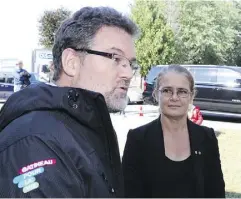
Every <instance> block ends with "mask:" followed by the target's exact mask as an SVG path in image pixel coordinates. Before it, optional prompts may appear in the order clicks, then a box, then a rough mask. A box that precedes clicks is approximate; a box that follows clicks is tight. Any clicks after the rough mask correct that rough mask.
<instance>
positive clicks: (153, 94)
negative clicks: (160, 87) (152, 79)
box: [152, 89, 159, 102]
mask: <svg viewBox="0 0 241 199" xmlns="http://www.w3.org/2000/svg"><path fill="white" fill-rule="evenodd" d="M152 97H153V98H154V99H155V100H156V101H157V102H158V101H159V99H158V97H159V96H158V92H157V90H156V89H154V90H153V92H152Z"/></svg>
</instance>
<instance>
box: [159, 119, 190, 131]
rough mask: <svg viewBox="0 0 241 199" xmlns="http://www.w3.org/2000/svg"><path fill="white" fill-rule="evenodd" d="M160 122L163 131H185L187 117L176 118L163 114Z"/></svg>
mask: <svg viewBox="0 0 241 199" xmlns="http://www.w3.org/2000/svg"><path fill="white" fill-rule="evenodd" d="M161 124H162V129H163V132H166V133H171V134H176V133H178V134H179V132H186V131H187V117H182V118H178V119H174V118H170V117H167V116H165V115H162V116H161Z"/></svg>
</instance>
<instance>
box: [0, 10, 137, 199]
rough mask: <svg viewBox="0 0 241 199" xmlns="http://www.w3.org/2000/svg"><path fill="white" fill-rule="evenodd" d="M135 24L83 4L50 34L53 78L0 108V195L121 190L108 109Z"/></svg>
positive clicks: (131, 62) (122, 81)
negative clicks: (55, 31)
mask: <svg viewBox="0 0 241 199" xmlns="http://www.w3.org/2000/svg"><path fill="white" fill-rule="evenodd" d="M136 34H137V27H136V25H135V24H134V23H133V22H132V21H131V20H130V19H128V18H126V17H124V16H123V15H121V14H120V13H119V12H117V11H116V10H114V9H112V8H108V7H96V8H92V7H85V8H82V9H80V10H79V11H78V12H76V13H75V14H74V15H73V16H72V17H71V18H70V19H68V20H67V21H65V22H64V23H63V24H62V25H61V27H60V28H59V30H58V31H57V33H56V35H55V43H54V46H53V62H54V67H55V71H54V77H53V79H54V81H55V84H56V86H51V85H47V84H44V83H41V84H37V85H32V86H30V87H28V88H26V89H23V90H22V91H20V92H17V93H14V94H13V95H12V96H11V97H10V98H9V99H8V101H7V103H6V104H5V105H4V107H3V109H2V111H1V115H0V130H1V131H2V132H1V134H0V162H1V167H0V197H26V198H27V197H38V198H39V197H55V198H58V197H76V198H81V197H102V198H104V197H123V196H124V194H123V181H122V171H121V163H120V154H119V148H118V142H117V136H116V134H115V131H114V129H113V126H112V123H111V119H110V115H109V113H108V111H109V112H119V111H121V110H123V109H124V108H125V106H126V100H127V90H128V87H129V84H130V80H131V78H132V74H133V68H135V66H136V56H135V49H134V38H135V36H136Z"/></svg>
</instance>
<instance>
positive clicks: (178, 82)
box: [158, 72, 193, 119]
mask: <svg viewBox="0 0 241 199" xmlns="http://www.w3.org/2000/svg"><path fill="white" fill-rule="evenodd" d="M159 85H160V86H159V92H158V97H159V104H160V111H161V114H162V115H165V116H167V117H169V118H173V119H177V118H182V117H187V112H188V107H189V104H190V103H191V102H192V99H193V94H192V93H191V91H190V83H189V81H188V79H187V77H186V76H185V75H184V74H179V73H176V72H168V73H167V74H165V75H164V76H163V77H162V79H161V81H160V84H159Z"/></svg>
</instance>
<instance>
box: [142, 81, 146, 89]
mask: <svg viewBox="0 0 241 199" xmlns="http://www.w3.org/2000/svg"><path fill="white" fill-rule="evenodd" d="M143 86H144V87H143V89H144V91H146V86H147V83H146V81H144V84H143Z"/></svg>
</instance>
